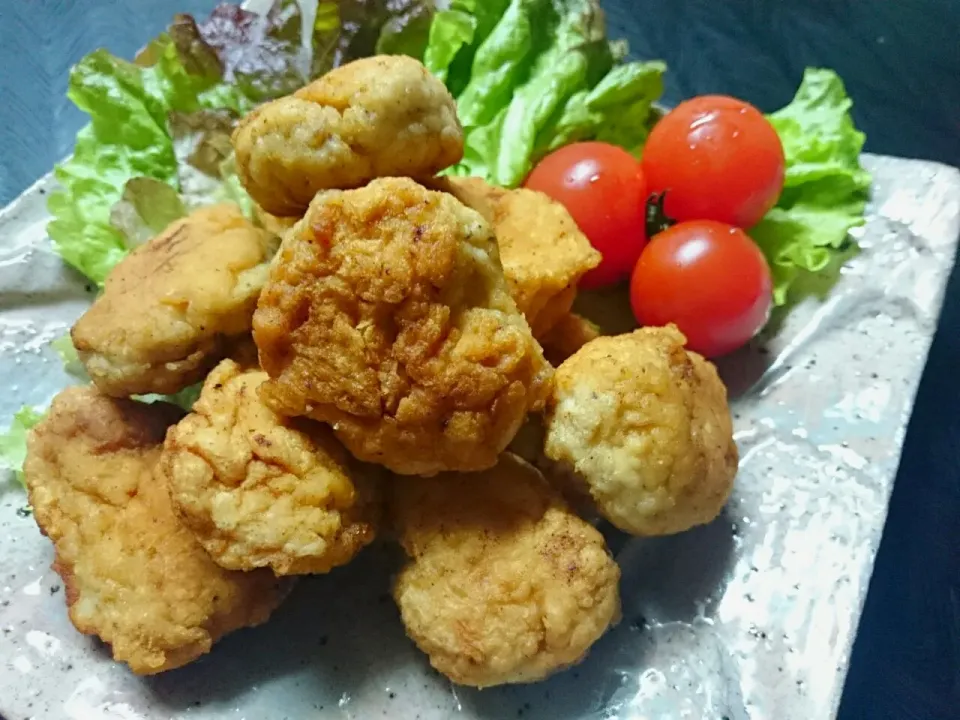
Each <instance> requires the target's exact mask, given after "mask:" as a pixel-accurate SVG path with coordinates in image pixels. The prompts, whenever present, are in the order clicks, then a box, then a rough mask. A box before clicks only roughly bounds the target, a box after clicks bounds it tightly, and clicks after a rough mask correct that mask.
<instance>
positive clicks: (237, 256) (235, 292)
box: [71, 204, 277, 397]
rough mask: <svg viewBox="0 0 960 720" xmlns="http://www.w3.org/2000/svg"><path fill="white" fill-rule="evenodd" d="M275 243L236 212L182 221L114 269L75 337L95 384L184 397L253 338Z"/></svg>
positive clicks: (226, 207)
mask: <svg viewBox="0 0 960 720" xmlns="http://www.w3.org/2000/svg"><path fill="white" fill-rule="evenodd" d="M276 245H277V242H276V239H275V238H274V237H273V236H272V235H271V234H270V233H268V232H266V231H265V230H261V229H259V228H257V227H255V226H254V225H253V224H252V223H251V222H250V221H248V220H247V219H246V218H245V217H244V216H243V214H242V213H241V212H240V210H239V208H237V206H236V205H232V204H223V205H214V206H211V207H206V208H202V209H200V210H197V211H196V212H194V213H192V214H191V215H189V216H187V217H185V218H183V219H181V220H177V221H176V222H174V223H173V224H172V225H170V226H169V227H168V228H167V229H166V230H164V231H163V232H162V233H161V234H160V235H158V236H157V237H155V238H154V239H153V240H151V241H150V242H148V243H146V244H145V245H141V246H140V247H138V248H137V249H136V250H134V251H133V252H132V253H130V255H128V256H127V257H126V258H124V259H123V261H122V262H121V263H120V264H119V265H117V267H116V268H114V270H113V272H112V273H111V274H110V276H109V277H108V278H107V282H106V287H105V288H104V292H103V294H102V295H101V296H100V297H99V298H97V300H96V302H94V304H93V306H92V307H91V308H90V309H89V310H87V312H85V313H84V314H83V316H82V317H81V318H80V319H79V320H78V321H77V323H76V325H74V327H73V331H72V333H71V335H72V338H73V344H74V345H75V346H76V348H77V352H78V353H79V355H80V360H81V361H82V362H83V364H84V366H85V367H86V369H87V372H88V373H89V375H90V377H91V378H92V379H93V381H94V383H96V385H97V387H98V388H99V389H100V390H101V391H102V392H104V393H106V394H108V395H113V396H115V397H125V396H129V395H134V394H145V393H175V392H178V391H180V390H182V389H183V388H185V387H187V386H188V385H192V384H194V383H195V382H198V381H199V380H201V379H202V378H203V376H204V375H206V374H207V372H208V371H209V370H210V369H211V368H212V367H213V366H214V365H216V363H217V362H218V361H219V360H220V359H221V358H223V357H224V356H225V355H226V354H227V353H228V352H229V348H228V347H227V346H228V345H229V342H228V341H229V340H230V339H231V338H234V337H237V336H240V335H243V334H245V333H249V332H250V327H251V323H252V319H253V311H254V309H255V308H256V304H257V297H258V296H259V294H260V290H261V288H262V287H263V283H264V281H265V280H266V277H267V272H268V270H267V267H268V262H269V260H270V258H271V256H272V255H273V253H274V251H275V250H276Z"/></svg>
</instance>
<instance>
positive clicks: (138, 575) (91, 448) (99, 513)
mask: <svg viewBox="0 0 960 720" xmlns="http://www.w3.org/2000/svg"><path fill="white" fill-rule="evenodd" d="M179 415H180V412H179V410H178V409H177V408H174V407H172V406H169V405H163V404H155V405H144V404H141V403H136V402H133V401H130V400H114V399H111V398H108V397H106V396H104V395H101V394H100V393H98V392H97V391H96V390H95V389H93V388H77V387H74V388H69V389H67V390H64V391H63V392H61V393H60V394H59V395H58V396H57V397H56V398H55V399H54V401H53V406H52V407H51V409H50V414H49V415H48V416H47V418H46V419H45V420H44V421H43V422H41V423H40V424H39V425H37V427H36V428H35V429H34V431H33V432H32V433H31V435H30V438H29V441H28V449H27V460H26V463H25V464H24V475H25V479H26V483H27V488H28V489H29V492H30V503H31V505H32V506H33V510H34V517H35V518H36V520H37V524H38V525H39V526H40V529H41V530H42V531H43V533H44V534H45V535H47V536H48V537H49V538H50V539H51V540H52V541H53V544H54V548H55V550H56V561H55V563H54V570H56V572H57V573H59V575H60V576H61V578H63V583H64V587H65V588H66V599H67V605H68V607H69V614H70V620H71V621H72V622H73V624H74V625H75V626H76V628H77V629H78V630H79V631H80V632H82V633H86V634H88V635H98V636H99V637H100V638H101V639H102V640H103V641H104V642H107V643H109V644H110V645H112V646H113V657H114V659H115V660H118V661H122V662H125V663H127V664H128V665H129V666H130V668H131V669H132V670H133V671H134V672H135V673H137V674H141V675H150V674H153V673H158V672H162V671H164V670H170V669H172V668H176V667H180V666H181V665H185V664H186V663H188V662H190V661H192V660H195V659H197V658H198V657H200V656H201V655H203V654H205V653H207V652H209V651H210V647H211V645H212V644H213V643H214V642H216V640H218V639H219V638H220V637H222V636H223V635H225V634H227V633H229V632H231V631H233V630H236V629H238V628H241V627H246V626H251V625H258V624H260V623H262V622H264V621H265V620H266V619H267V617H268V616H269V615H270V613H271V612H272V611H273V609H274V608H276V607H277V605H279V604H280V602H281V600H282V599H283V597H284V596H285V594H286V591H287V585H286V583H280V582H278V581H277V579H276V578H275V577H274V576H273V574H272V573H270V572H268V571H258V572H253V573H232V572H228V571H226V570H223V569H222V568H220V567H218V566H217V565H216V564H215V563H214V562H213V561H212V560H211V559H210V558H209V557H208V556H207V554H206V553H205V552H204V551H203V548H201V547H200V545H198V544H197V542H196V540H194V538H193V536H192V535H191V534H190V532H189V531H187V530H186V529H185V528H183V527H182V526H181V525H180V523H179V521H178V520H177V518H176V516H175V515H174V512H173V508H172V507H171V505H170V497H169V495H168V493H167V488H166V487H165V486H164V484H163V483H162V482H161V481H160V480H159V479H157V478H155V477H154V474H153V470H154V465H155V464H156V462H157V459H158V458H159V456H160V448H161V443H162V442H163V436H164V433H165V432H166V430H167V426H168V425H169V424H170V423H173V422H176V420H177V418H178V417H179Z"/></svg>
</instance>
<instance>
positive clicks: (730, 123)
mask: <svg viewBox="0 0 960 720" xmlns="http://www.w3.org/2000/svg"><path fill="white" fill-rule="evenodd" d="M784 162H785V161H784V157H783V144H782V143H781V142H780V136H779V135H777V131H776V130H774V129H773V126H772V125H771V124H770V123H769V121H768V120H767V119H766V118H765V117H764V116H763V115H762V114H761V113H760V111H759V110H757V109H756V108H755V107H753V106H752V105H749V104H747V103H745V102H743V101H741V100H736V99H734V98H731V97H724V96H722V95H704V96H703V97H698V98H694V99H693V100H688V101H687V102H684V103H680V105H678V106H677V107H676V108H675V109H674V110H673V111H672V112H670V113H668V114H667V115H666V117H664V118H663V119H662V120H660V122H658V123H657V124H656V125H655V126H654V128H653V130H652V131H651V133H650V137H649V138H647V144H646V146H645V147H644V150H643V173H644V177H646V179H647V185H648V188H649V190H650V192H651V193H663V192H666V198H665V204H664V210H665V211H666V214H667V215H668V216H669V217H671V218H673V219H674V220H677V221H681V222H682V221H684V220H716V221H718V222H724V223H729V224H730V225H736V226H737V227H741V228H744V229H749V228H751V227H753V226H754V225H756V224H757V223H758V222H759V221H760V219H761V218H762V217H763V216H764V215H766V214H767V212H768V211H769V210H770V208H772V207H773V206H774V205H776V203H777V199H778V198H779V197H780V192H781V191H782V190H783V178H784Z"/></svg>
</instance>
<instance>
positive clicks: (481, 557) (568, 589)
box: [390, 453, 620, 687]
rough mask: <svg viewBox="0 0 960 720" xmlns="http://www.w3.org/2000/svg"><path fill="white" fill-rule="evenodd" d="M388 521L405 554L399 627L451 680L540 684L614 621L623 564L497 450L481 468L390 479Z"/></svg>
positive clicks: (398, 593) (528, 469)
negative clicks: (496, 458) (492, 463)
mask: <svg viewBox="0 0 960 720" xmlns="http://www.w3.org/2000/svg"><path fill="white" fill-rule="evenodd" d="M390 490H391V492H392V494H393V501H392V503H391V510H392V522H393V524H394V526H395V528H396V529H397V531H398V533H399V536H400V541H401V543H402V545H403V547H404V549H405V550H406V551H407V554H408V555H409V556H410V558H411V560H410V562H409V563H408V564H407V565H406V567H404V568H403V570H402V571H401V572H400V574H399V575H398V577H397V580H396V584H395V586H394V598H395V599H396V601H397V604H398V605H399V607H400V614H401V617H402V618H403V622H404V625H405V626H406V630H407V634H408V635H409V636H410V638H411V639H412V640H413V641H414V642H415V643H416V644H417V646H418V647H419V648H420V649H421V650H423V651H424V652H425V653H426V654H427V655H428V656H429V658H430V664H431V665H433V667H435V668H436V669H437V670H439V671H440V672H442V673H443V674H444V675H446V676H447V677H449V678H450V679H451V680H453V681H454V682H456V683H460V684H463V685H473V686H477V687H488V686H491V685H501V684H504V683H525V682H535V681H537V680H541V679H543V678H545V677H547V676H548V675H550V674H551V673H553V672H556V671H558V670H562V669H563V668H566V667H569V666H570V665H573V664H575V663H577V662H579V661H580V660H582V659H583V657H584V656H585V655H586V653H587V650H588V649H589V648H590V646H591V645H593V643H594V642H595V641H596V640H597V639H598V638H599V637H600V636H601V635H602V634H603V633H604V632H605V631H606V630H607V628H608V627H610V626H611V625H612V624H614V623H616V622H617V620H618V619H619V615H620V598H619V592H618V588H617V585H618V582H619V580H620V568H619V567H617V564H616V563H615V562H614V561H613V558H611V557H610V554H609V553H608V551H607V548H606V546H605V545H604V541H603V537H602V536H601V535H600V533H599V532H597V530H596V529H595V528H594V527H593V526H591V525H590V524H588V523H586V522H585V521H583V520H581V519H580V518H578V517H577V516H576V515H574V514H573V513H571V512H570V511H569V510H568V509H567V507H566V506H565V505H564V503H563V501H562V500H561V499H560V497H559V495H558V494H557V493H556V492H555V491H554V490H553V489H551V488H550V486H549V485H548V484H547V483H546V481H545V480H544V479H543V476H542V475H540V473H539V472H538V471H537V470H536V469H535V468H533V466H531V465H529V464H527V463H526V462H524V461H523V460H520V459H519V458H517V457H515V456H513V455H510V454H509V453H507V454H504V455H503V456H502V457H501V459H500V462H499V464H498V465H497V466H496V467H495V468H493V469H491V470H487V471H485V472H483V473H480V474H477V475H462V474H447V475H439V476H437V477H435V478H429V479H422V478H398V479H397V481H396V482H395V483H393V484H392V485H391V486H390Z"/></svg>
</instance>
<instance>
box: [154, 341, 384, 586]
mask: <svg viewBox="0 0 960 720" xmlns="http://www.w3.org/2000/svg"><path fill="white" fill-rule="evenodd" d="M266 379H267V374H266V373H264V372H261V371H259V370H247V371H244V370H242V369H241V367H240V366H239V365H238V364H237V363H235V362H233V361H232V360H224V361H223V362H222V363H221V364H220V365H218V366H217V367H216V369H214V371H213V372H212V373H210V375H209V376H208V377H207V380H206V382H205V383H204V386H203V392H202V393H201V395H200V400H199V401H198V402H197V403H196V404H195V405H194V406H193V413H191V414H190V415H188V416H187V417H185V418H184V419H183V420H181V421H180V423H179V424H178V425H176V426H175V427H173V428H171V429H170V431H169V432H168V433H167V440H166V443H165V445H164V452H163V455H162V456H161V459H160V464H159V466H158V474H159V475H160V476H162V477H164V478H165V479H166V481H167V484H168V486H169V488H170V495H171V497H172V498H173V502H174V506H175V507H176V509H177V512H178V513H179V515H180V517H181V519H182V520H183V522H184V524H185V525H186V526H187V527H188V528H190V529H191V530H192V531H193V533H194V535H196V537H197V539H198V540H199V541H200V544H201V545H203V547H204V548H205V549H206V551H207V552H208V553H210V556H211V557H212V558H213V559H214V560H215V561H216V562H217V563H218V564H219V565H221V566H222V567H225V568H228V569H230V570H252V569H255V568H259V567H269V568H271V569H272V570H273V571H274V572H275V573H276V574H278V575H295V574H302V573H324V572H329V571H330V570H331V569H332V568H334V567H336V566H338V565H343V564H345V563H347V562H349V561H350V560H352V559H353V557H354V556H355V555H356V554H357V553H358V552H360V550H361V549H362V548H363V547H364V546H366V545H368V544H369V543H370V542H372V541H373V539H374V536H375V534H376V531H375V524H374V523H375V521H376V515H377V512H378V510H379V507H378V504H377V502H376V497H375V491H376V488H375V486H374V481H373V479H372V478H370V477H368V476H367V474H366V473H365V472H364V471H363V470H362V469H361V468H359V467H356V463H354V464H353V465H354V466H351V463H350V460H349V456H348V455H347V451H346V450H344V448H343V446H341V445H340V443H339V442H337V441H336V439H334V437H333V434H332V432H331V430H330V428H329V427H327V426H325V425H321V424H319V423H314V422H311V421H309V420H305V419H293V418H284V417H281V416H279V415H276V414H275V413H274V412H272V411H271V410H270V409H269V408H267V407H266V406H265V405H264V404H263V403H262V402H261V401H260V398H259V395H258V394H257V389H258V388H259V387H260V385H261V384H262V383H263V382H264V381H265V380H266Z"/></svg>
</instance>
